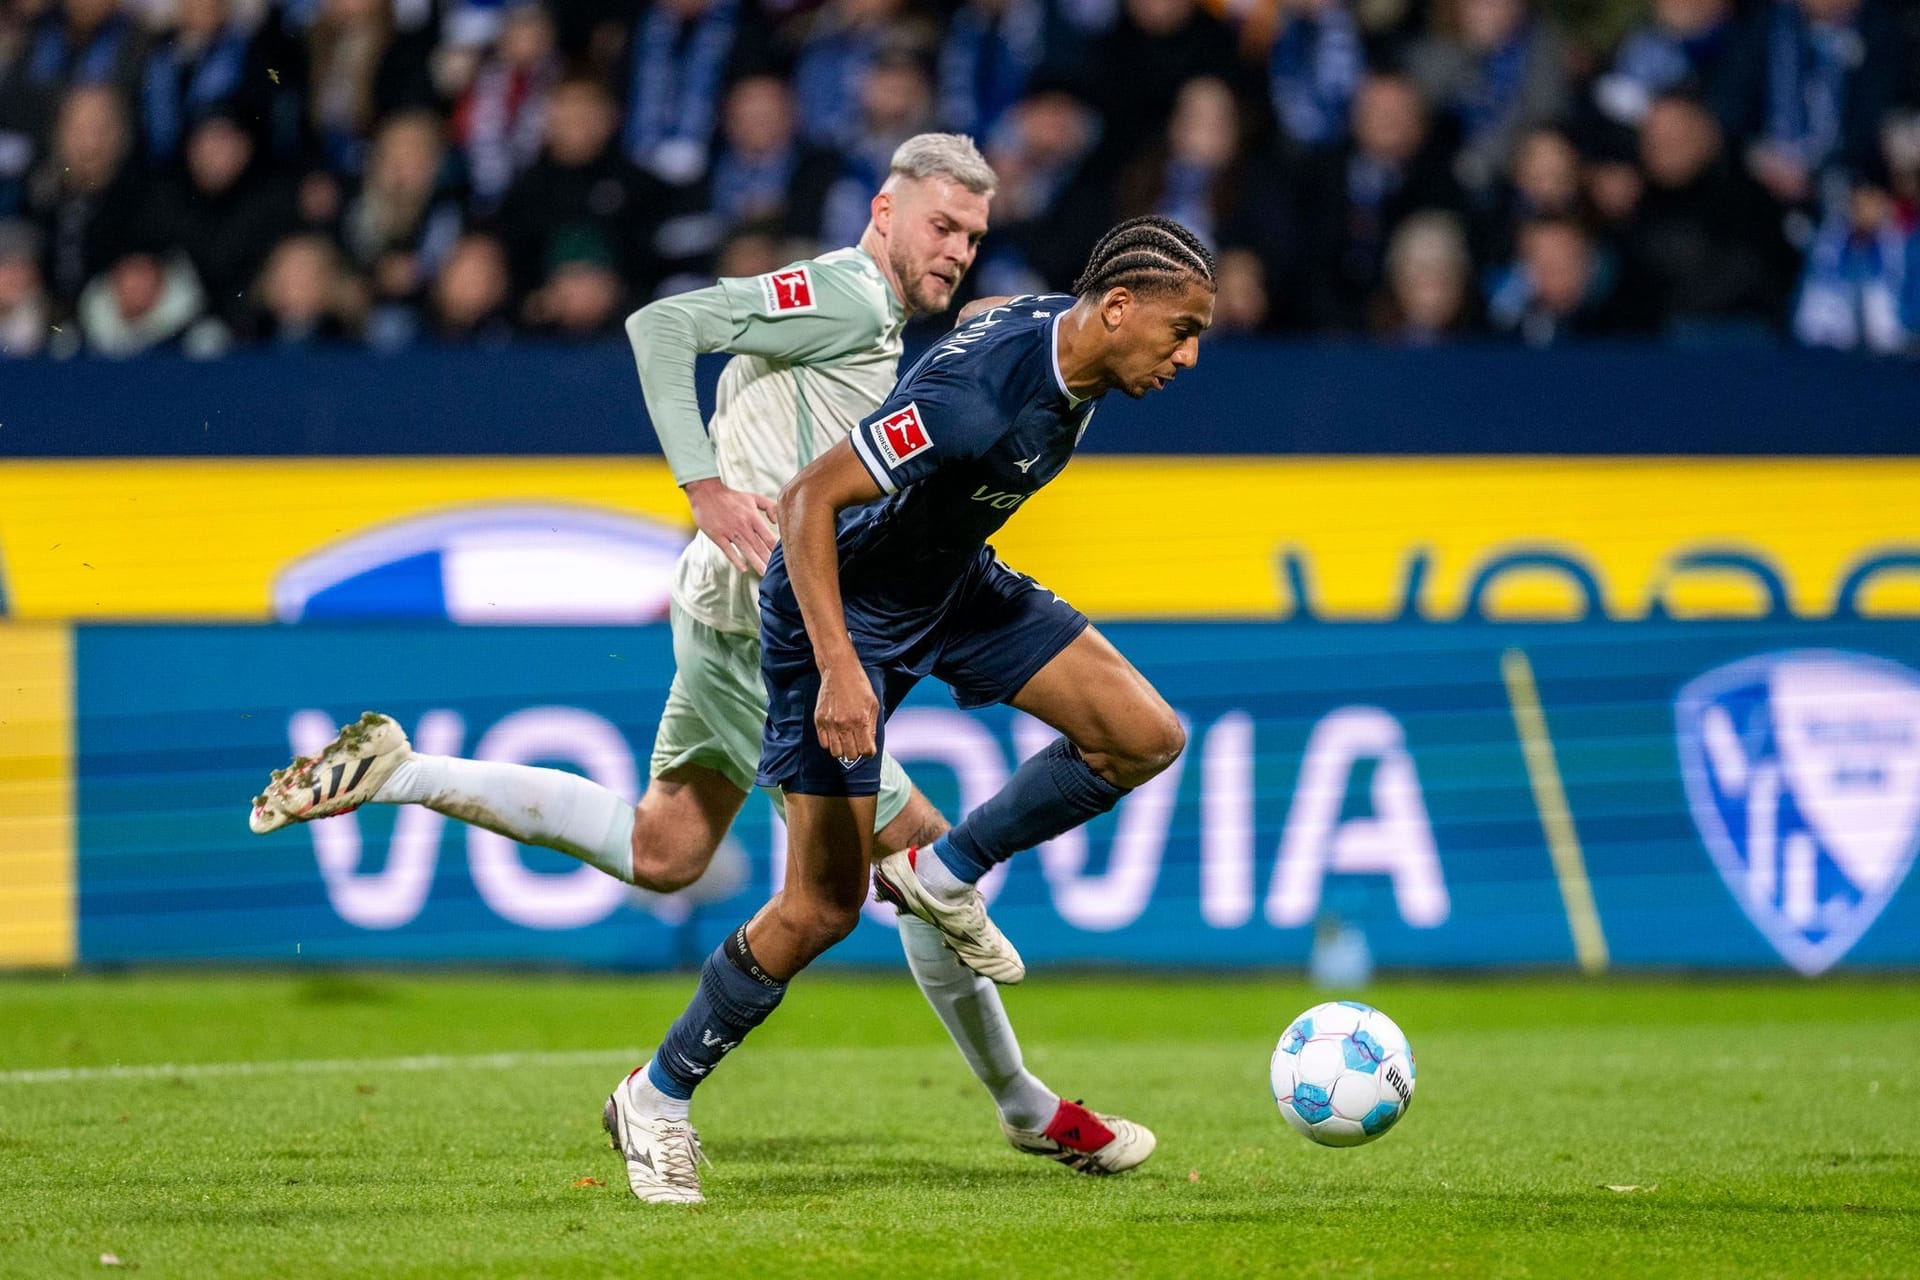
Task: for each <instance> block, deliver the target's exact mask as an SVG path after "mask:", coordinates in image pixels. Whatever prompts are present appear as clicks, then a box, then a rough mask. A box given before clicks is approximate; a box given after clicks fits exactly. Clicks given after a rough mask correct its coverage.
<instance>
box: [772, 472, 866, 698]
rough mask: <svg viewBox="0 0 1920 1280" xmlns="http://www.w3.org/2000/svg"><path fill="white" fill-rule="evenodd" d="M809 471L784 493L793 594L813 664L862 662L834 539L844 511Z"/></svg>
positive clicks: (783, 533) (783, 531)
mask: <svg viewBox="0 0 1920 1280" xmlns="http://www.w3.org/2000/svg"><path fill="white" fill-rule="evenodd" d="M810 470H811V469H803V470H802V471H801V472H800V474H799V475H797V476H795V477H794V479H793V480H792V481H791V482H790V483H789V484H788V485H787V487H786V488H784V489H782V490H781V491H780V543H781V546H782V547H783V548H784V550H783V554H784V555H785V556H786V559H787V577H788V578H789V579H790V580H791V581H792V583H793V596H794V599H795V600H797V601H798V602H799V604H800V617H801V618H802V620H803V621H804V622H805V623H806V628H807V636H808V638H809V639H810V640H811V641H812V643H813V657H814V663H815V665H816V666H818V667H819V668H820V669H821V670H822V671H824V670H826V669H827V668H828V667H830V666H836V665H838V664H840V663H843V662H848V661H852V662H856V663H857V662H858V661H859V657H858V655H857V654H856V653H855V651H854V648H853V637H852V636H850V635H848V634H847V613H846V606H845V604H844V602H843V601H842V599H841V596H840V548H839V546H838V545H837V544H836V543H835V541H834V526H835V517H836V516H837V515H838V514H839V512H838V511H837V510H836V509H835V507H834V505H833V502H832V500H831V498H830V497H829V496H828V495H827V494H826V493H824V492H822V491H821V489H820V487H819V486H818V485H817V484H815V483H814V482H813V476H812V475H811V474H810Z"/></svg>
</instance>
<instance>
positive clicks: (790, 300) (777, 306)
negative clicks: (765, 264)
mask: <svg viewBox="0 0 1920 1280" xmlns="http://www.w3.org/2000/svg"><path fill="white" fill-rule="evenodd" d="M760 293H761V296H762V298H763V299H764V301H765V302H766V309H767V310H768V311H769V312H771V313H773V314H774V315H791V314H793V313H795V312H800V311H813V310H815V309H816V308H817V305H818V304H816V303H815V302H814V300H813V275H812V273H811V272H810V271H809V270H808V269H807V268H806V267H788V268H786V269H785V270H784V271H775V272H771V273H769V274H767V275H764V276H761V277H760Z"/></svg>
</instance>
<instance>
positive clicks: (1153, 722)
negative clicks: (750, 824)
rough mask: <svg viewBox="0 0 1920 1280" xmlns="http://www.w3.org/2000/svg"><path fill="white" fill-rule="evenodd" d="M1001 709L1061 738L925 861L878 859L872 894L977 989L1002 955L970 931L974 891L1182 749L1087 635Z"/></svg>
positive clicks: (907, 856) (1170, 728)
mask: <svg viewBox="0 0 1920 1280" xmlns="http://www.w3.org/2000/svg"><path fill="white" fill-rule="evenodd" d="M1007 701H1008V702H1009V703H1010V704H1011V705H1012V706H1014V707H1016V708H1018V709H1019V710H1021V711H1025V712H1027V713H1028V714H1029V715H1032V716H1033V717H1035V718H1036V719H1038V720H1040V721H1041V722H1043V723H1045V724H1047V725H1049V726H1051V727H1052V728H1054V729H1057V730H1058V731H1059V732H1060V735H1061V736H1060V737H1058V738H1056V739H1055V740H1054V741H1053V742H1052V743H1051V744H1049V745H1048V746H1047V747H1046V748H1044V749H1043V750H1041V751H1039V752H1037V753H1036V754H1034V755H1033V756H1031V757H1029V758H1028V759H1027V760H1026V761H1025V762H1024V763H1023V764H1021V766H1020V767H1019V768H1018V769H1017V770H1015V771H1014V775H1013V777H1012V778H1011V779H1009V780H1008V782H1007V785H1006V786H1005V787H1003V788H1001V789H1000V791H999V792H997V793H995V794H994V795H993V796H991V797H989V798H988V799H987V800H986V801H985V802H984V803H983V804H981V805H980V806H979V807H978V808H976V809H974V810H973V811H972V812H971V813H969V814H967V815H966V817H965V818H963V819H962V820H961V822H960V824H959V825H958V826H956V827H954V828H953V829H952V830H950V831H948V832H947V833H946V835H944V836H942V837H941V838H940V839H939V840H937V841H935V842H934V843H933V846H932V847H931V848H930V849H926V850H908V851H906V852H902V853H894V854H889V855H887V856H886V857H884V858H882V859H881V861H880V864H879V865H878V866H877V867H876V868H875V870H874V885H875V889H876V891H877V892H878V893H880V894H881V895H882V896H883V897H885V898H886V899H888V900H889V901H891V902H894V903H896V904H897V905H899V907H900V909H901V910H902V911H910V912H912V913H913V914H915V915H917V916H919V917H920V918H921V919H923V920H925V921H926V922H927V923H929V924H931V925H933V926H934V927H935V928H938V929H940V930H941V932H942V934H943V935H944V936H945V937H946V938H947V941H948V944H949V945H950V946H952V947H953V949H954V951H955V952H956V954H958V955H959V956H960V957H961V958H962V959H963V960H965V961H967V963H969V964H970V965H972V966H973V967H974V968H975V969H976V970H977V971H978V972H980V973H982V974H985V975H986V976H988V977H994V976H997V975H998V974H999V973H1001V972H1004V971H1005V970H1006V968H1007V967H1008V966H1007V962H1006V960H1005V956H1006V955H1007V954H1010V953H1011V951H1012V948H1011V944H1006V945H1005V950H1004V951H1002V950H999V949H997V948H995V947H994V945H993V938H995V937H998V932H999V931H998V930H997V929H994V930H992V933H991V935H988V934H986V933H984V932H983V931H982V930H981V929H980V927H979V922H978V919H977V918H976V911H975V909H974V904H976V903H977V901H978V897H979V895H978V891H977V890H976V889H975V886H976V885H977V884H978V883H979V881H980V879H981V878H982V877H983V876H985V875H986V874H987V872H989V871H991V870H993V868H994V867H996V866H998V865H999V864H1000V863H1002V862H1005V861H1006V860H1007V859H1008V858H1011V857H1012V856H1013V855H1014V854H1016V853H1019V852H1020V851H1021V850H1023V849H1031V848H1033V847H1034V846H1036V845H1040V844H1044V843H1046V842H1047V841H1049V840H1052V839H1053V838H1055V837H1056V836H1059V835H1061V834H1063V833H1064V832H1067V831H1070V830H1072V829H1073V828H1075V827H1077V826H1080V825H1081V824H1083V823H1085V822H1089V821H1091V820H1092V819H1094V818H1096V817H1098V816H1100V815H1101V814H1103V813H1105V812H1107V811H1108V810H1110V809H1112V808H1113V807H1114V806H1115V805H1116V804H1118V803H1119V802H1120V800H1121V799H1122V798H1123V797H1124V796H1126V794H1127V793H1128V792H1129V791H1131V790H1132V789H1133V788H1135V787H1137V786H1140V785H1141V784H1143V783H1145V782H1147V781H1149V780H1151V779H1152V778H1154V777H1155V776H1156V775H1158V774H1159V773H1160V772H1161V771H1162V770H1164V769H1165V768H1166V767H1167V766H1168V765H1170V764H1172V763H1173V761H1174V760H1175V759H1176V758H1177V757H1178V756H1179V754H1180V752H1181V751H1182V750H1183V749H1184V748H1185V746H1186V733H1185V731H1184V730H1183V729H1182V728H1181V726H1180V720H1179V717H1177V716H1176V715H1175V714H1174V712H1173V709H1172V708H1171V707H1169V706H1168V705H1167V703H1166V700H1165V699H1163V698H1162V697H1161V696H1160V694H1159V692H1158V691H1157V690H1156V689H1154V687H1153V686H1152V685H1151V684H1149V683H1148V682H1147V679H1146V677H1145V676H1143V675H1141V674H1140V672H1139V671H1138V670H1137V669H1136V668H1135V667H1134V666H1133V664H1132V663H1130V662H1128V661H1127V660H1126V658H1125V657H1123V656H1122V655H1121V654H1120V651H1119V650H1117V649H1115V648H1114V647H1113V645H1112V643H1111V642H1109V641H1108V640H1107V638H1106V637H1105V636H1103V635H1101V634H1100V633H1099V632H1098V631H1097V630H1095V629H1094V628H1093V627H1087V628H1086V629H1085V630H1083V631H1081V632H1080V633H1079V634H1078V635H1077V636H1075V637H1074V638H1073V640H1072V641H1071V642H1070V643H1068V644H1067V646H1066V647H1065V648H1064V649H1062V650H1061V651H1060V652H1058V653H1056V654H1055V655H1054V656H1053V657H1052V658H1050V659H1049V660H1048V661H1047V662H1046V664H1045V665H1044V666H1043V667H1041V668H1040V670H1039V671H1038V672H1037V673H1035V674H1034V675H1033V677H1032V678H1031V679H1029V680H1028V681H1026V683H1025V684H1023V685H1022V686H1021V687H1020V689H1019V691H1018V692H1017V693H1015V694H1014V695H1013V696H1012V697H1011V698H1009V699H1007Z"/></svg>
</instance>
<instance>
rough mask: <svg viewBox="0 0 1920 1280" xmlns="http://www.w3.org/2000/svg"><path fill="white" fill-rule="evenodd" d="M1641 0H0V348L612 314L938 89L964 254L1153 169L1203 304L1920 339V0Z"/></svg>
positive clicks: (327, 336)
mask: <svg viewBox="0 0 1920 1280" xmlns="http://www.w3.org/2000/svg"><path fill="white" fill-rule="evenodd" d="M1650 3H1651V7H1650V8H1649V7H1647V5H1648V0H1219V2H1218V3H1214V2H1203V0H933V2H932V3H916V2H914V0H540V2H534V0H288V2H286V3H269V2H268V0H0V353H4V354H8V355H30V354H35V353H42V352H45V353H51V354H55V355H64V354H72V353H75V352H91V353H97V354H101V355H108V356H118V355H126V354H131V353H134V352H138V351H144V350H153V349H172V350H180V351H185V352H187V353H188V354H192V355H213V354H218V353H219V352H222V351H225V350H228V349H231V348H233V347H235V346H237V345H241V344H305V343H356V344H366V345H370V346H372V347H374V348H377V349H382V350H393V349H398V348H402V347H406V346H409V345H411V344H417V343H479V344H500V343H505V342H508V341H512V340H514V338H515V337H516V336H518V335H543V336H547V337H550V338H556V339H564V340H588V339H598V338H602V337H606V336H610V335H614V334H617V333H618V331H619V327H620V323H621V320H622V319H623V317H624V316H625V315H626V313H627V312H628V311H629V310H631V309H632V308H634V307H635V306H638V305H640V304H641V303H644V302H645V301H647V300H648V299H650V298H653V297H657V296H660V295H663V294H666V293H671V292H675V291H678V290H682V289H686V288H690V287H694V286H698V285H700V284H702V283H705V282H708V281H710V280H712V279H713V278H714V277H715V276H716V275H750V274H755V273H758V272H762V271H767V270H770V269H772V268H774V267H776V266H778V265H780V264H781V263H782V262H785V261H788V260H790V259H792V258H794V257H797V256H802V255H805V254H808V253H811V252H815V251H817V250H819V249H822V248H829V247H833V246H836V245H840V244H845V243H850V242H851V241H852V240H854V239H855V238H856V237H857V236H858V234H859V232H860V229H861V227H862V225H863V224H864V222H865V219H866V215H867V203H868V200H869V198H870V196H871V195H872V193H873V191H874V190H875V188H876V186H877V183H878V181H879V179H880V177H881V176H883V175H884V173H885V170H886V164H887V159H888V156H889V155H890V153H891V152H892V150H893V148H894V147H895V145H896V144H898V143H899V142H900V141H901V140H902V139H903V138H905V137H906V136H908V135H910V134H912V133H916V132H919V131H922V130H926V129H936V128H937V129H950V130H956V131H961V132H966V133H970V134H972V135H974V136H975V137H976V138H977V139H978V140H979V141H980V143H981V146H982V148H983V150H984V151H985V152H986V154H987V156H988V158H989V159H990V160H991V162H992V163H993V166H994V168H995V170H996V171H997V172H998V174H999V177H1000V183H1001V186H1000V192H999V194H998V196H997V197H996V199H995V200H994V204H993V222H994V228H993V231H992V234H991V235H990V237H989V238H988V240H987V241H986V242H985V244H984V246H983V248H982V251H981V255H980V259H979V261H978V263H977V265H976V267H975V270H974V274H973V276H972V279H971V282H970V285H969V286H968V287H969V289H970V291H971V292H972V293H973V294H976V295H978V294H999V293H1019V292H1027V291H1032V290H1040V289H1059V288H1064V287H1066V286H1067V285H1069V284H1070V283H1071V281H1072V279H1073V277H1074V275H1075V274H1076V272H1077V270H1078V268H1079V267H1080V265H1081V264H1082V262H1083V260H1084V257H1085V254H1086V252H1087V250H1088V248H1089V246H1090V245H1091V243H1092V241H1093V239H1094V238H1095V237H1096V236H1097V235H1098V234H1099V233H1100V231H1101V230H1103V229H1104V228H1105V227H1106V226H1107V225H1108V224H1109V223H1111V222H1112V221H1113V220H1115V219H1117V218H1120V217H1124V216H1127V215H1131V214H1137V213H1145V212H1157V213H1162V214H1166V215H1169V216H1172V217H1175V218H1178V219H1180V220H1181V221H1182V222H1185V223H1187V224H1188V225H1189V226H1192V227H1193V228H1195V229H1196V230H1197V231H1199V232H1200V234H1201V235H1202V236H1203V237H1205V238H1206V239H1207V241H1208V242H1209V243H1210V244H1212V246H1213V247H1214V248H1215V250H1216V252H1217V253H1218V255H1219V261H1220V296H1219V301H1218V310H1217V327H1218V329H1220V330H1222V331H1226V332H1274V333H1292V334H1315V335H1340V336H1347V337H1355V338H1368V339H1372V340H1376V341H1381V342H1388V343H1395V344H1408V345H1411V344H1433V343H1440V342H1448V341H1455V340H1460V339H1466V338H1475V337H1480V338H1505V339H1508V340H1512V341H1518V342H1524V343H1528V344H1532V345H1547V344H1552V343H1557V342H1561V341H1565V340H1569V339H1579V338H1585V337H1592V336H1613V335H1648V336H1658V337H1661V338H1664V339H1666V340H1669V341H1682V342H1686V341H1691V342H1702V343H1722V344H1724V343H1749V342H1750V343H1756V344H1757V343H1766V342H1770V341H1776V340H1782V339H1787V340H1795V341H1799V342H1801V343H1805V344H1810V345H1818V346H1828V347H1835V348H1845V349H1854V350H1863V351H1872V352H1913V351H1914V350H1916V347H1917V346H1920V233H1916V216H1917V215H1920V115H1916V114H1915V108H1916V106H1917V105H1920V61H1917V60H1916V55H1915V50H1916V47H1917V46H1920V40H1916V37H1920V0H1650ZM942 323H944V321H943V322H942Z"/></svg>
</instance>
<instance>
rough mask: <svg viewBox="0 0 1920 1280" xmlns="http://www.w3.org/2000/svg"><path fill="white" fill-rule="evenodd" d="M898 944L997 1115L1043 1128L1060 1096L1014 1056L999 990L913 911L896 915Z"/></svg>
mask: <svg viewBox="0 0 1920 1280" xmlns="http://www.w3.org/2000/svg"><path fill="white" fill-rule="evenodd" d="M934 861H938V859H934ZM900 945H901V946H902V947H904V948H905V949H906V952H907V967H908V968H909V969H911V970H913V980H914V981H915V982H917V983H919V984H920V993H921V994H922V995H924V996H926V998H927V1003H928V1004H930V1005H932V1006H933V1011H934V1012H935V1013H937V1014H939V1015H940V1021H941V1022H943V1023H945V1024H946V1027H947V1031H948V1033H949V1034H950V1035H952V1036H953V1043H954V1044H955V1045H957V1046H958V1047H959V1049H960V1056H961V1057H963V1058H965V1059H966V1060H967V1066H968V1067H970V1068H972V1070H973V1074H974V1075H975V1076H977V1077H978V1078H979V1080H980V1083H981V1084H983V1085H985V1086H986V1087H987V1092H988V1093H990V1094H992V1095H993V1104H994V1105H995V1106H996V1107H998V1108H1000V1116H1001V1118H1002V1119H1003V1120H1005V1121H1006V1122H1007V1123H1008V1124H1010V1125H1012V1126H1013V1127H1014V1128H1016V1129H1027V1130H1036V1129H1044V1128H1046V1127H1047V1125H1048V1123H1049V1122H1050V1121H1052V1119H1053V1113H1054V1112H1055V1111H1056V1110H1058V1109H1059V1106H1060V1097H1059V1095H1058V1094H1056V1093H1054V1092H1053V1091H1052V1090H1051V1089H1049V1088H1047V1086H1046V1085H1044V1084H1042V1083H1040V1080H1039V1077H1037V1076H1035V1075H1034V1074H1033V1073H1032V1072H1030V1071H1028V1070H1027V1068H1026V1065H1025V1064H1024V1063H1023V1062H1022V1061H1021V1060H1020V1041H1019V1039H1018V1037H1016V1036H1015V1035H1014V1034H1013V1024H1012V1023H1011V1022H1009V1021H1008V1020H1007V1011H1006V1008H1005V1006H1003V1005H1002V1004H1001V1003H1000V991H999V989H998V988H997V987H995V986H994V985H993V983H992V982H990V981H988V980H987V979H985V978H983V977H981V976H980V975H979V974H977V973H975V972H974V971H973V970H971V969H969V968H967V966H965V965H964V964H961V963H960V958H959V957H958V956H956V955H954V954H953V952H951V951H949V950H947V948H946V945H945V944H944V943H942V942H941V941H940V931H939V930H938V929H936V928H934V927H933V926H932V925H930V924H928V923H927V922H926V921H924V920H922V919H920V918H919V917H917V916H909V915H904V914H903V915H902V916H901V917H900Z"/></svg>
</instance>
